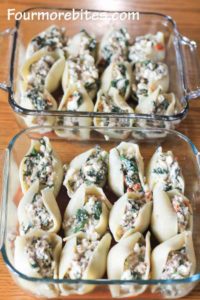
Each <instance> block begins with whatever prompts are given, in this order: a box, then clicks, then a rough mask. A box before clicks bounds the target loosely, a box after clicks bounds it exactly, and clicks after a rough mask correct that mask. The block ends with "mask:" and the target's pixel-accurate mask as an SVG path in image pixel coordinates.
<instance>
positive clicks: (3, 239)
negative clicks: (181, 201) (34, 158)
mask: <svg viewBox="0 0 200 300" xmlns="http://www.w3.org/2000/svg"><path fill="white" fill-rule="evenodd" d="M54 129H55V130H57V129H58V128H54ZM65 130H66V131H67V132H68V135H69V137H70V138H68V139H67V138H60V137H57V136H56V135H55V134H54V132H53V131H52V130H49V131H52V132H51V133H49V134H48V137H49V138H50V141H51V143H52V146H53V148H54V149H55V150H56V151H57V153H58V155H59V156H60V158H61V160H62V162H63V163H69V162H70V160H71V159H72V158H74V157H75V156H76V155H78V154H80V153H82V152H83V151H86V150H88V149H90V148H92V147H94V146H95V145H97V144H98V145H100V146H101V147H102V148H103V149H105V150H109V149H111V148H113V147H115V146H116V145H118V144H119V143H120V142H121V139H116V138H115V139H112V138H111V139H109V140H108V139H105V134H104V133H103V132H102V134H99V133H97V131H93V129H92V128H91V138H89V139H87V140H84V141H80V140H79V139H77V137H76V136H75V137H74V138H73V139H72V138H71V134H72V133H73V130H74V129H73V128H70V127H66V128H65ZM80 130H81V131H83V132H84V131H85V130H88V128H84V127H83V128H80ZM123 130H125V131H126V130H127V129H126V128H125V129H124V128H121V131H123ZM149 131H151V133H152V134H153V135H152V134H151V135H149V134H148V132H149ZM158 133H162V135H163V136H164V138H159V139H158V138H154V136H157V135H158ZM138 136H139V137H140V138H139V139H138V138H137V137H138ZM142 136H145V138H143V139H142V138H141V137H142ZM146 136H147V137H148V138H147V137H146ZM41 137H42V135H41V128H40V127H34V128H30V129H26V130H23V131H21V132H19V134H17V135H16V136H15V137H13V139H12V140H11V142H10V143H9V145H8V147H7V149H6V151H5V157H4V163H2V166H3V181H2V203H1V214H0V229H1V235H0V248H1V252H2V256H3V259H4V261H5V263H6V265H7V267H8V269H9V271H10V273H11V275H12V277H13V278H14V280H15V281H16V283H17V284H19V286H20V287H22V288H23V289H25V290H26V291H28V292H30V293H31V294H33V295H36V296H38V297H46V298H54V297H58V296H59V297H61V298H62V295H61V294H60V290H59V289H58V287H59V284H63V285H64V286H66V287H68V288H69V287H71V288H72V287H73V288H75V290H78V289H79V288H80V287H84V286H86V285H87V286H88V285H89V286H91V285H94V286H95V289H94V290H93V291H92V292H90V293H87V294H85V295H80V294H76V293H75V294H74V295H73V298H75V299H80V298H82V297H83V298H85V299H86V298H87V299H94V298H98V299H105V298H106V299H108V298H111V294H110V288H112V287H113V286H120V287H121V286H123V287H125V286H129V287H132V288H138V286H139V287H147V289H146V290H145V292H144V293H141V294H140V295H138V296H137V297H138V298H137V299H148V298H152V297H153V298H154V299H160V297H162V296H163V295H162V294H160V291H162V290H164V291H165V292H166V293H165V298H180V297H183V296H185V295H187V294H188V293H189V292H191V291H192V289H193V288H194V287H195V286H196V284H197V283H198V282H199V280H200V258H199V257H200V255H199V254H200V253H199V251H200V250H199V249H200V240H199V238H198V237H199V228H200V221H199V213H200V194H199V186H200V154H199V152H198V150H197V148H196V147H195V145H194V144H193V143H192V142H191V141H190V140H189V139H188V138H187V137H186V136H184V135H183V134H181V133H178V132H176V131H172V130H167V129H156V128H155V129H141V128H133V129H132V131H131V135H130V136H129V138H127V139H125V141H133V142H135V143H138V144H139V146H140V150H141V153H142V155H143V157H144V162H145V166H146V164H147V161H148V160H149V158H150V157H151V156H152V154H153V153H154V151H155V149H156V148H157V147H158V146H162V147H163V149H164V150H165V151H166V150H172V151H173V153H174V155H175V156H177V157H178V161H179V163H180V166H181V168H182V171H183V176H184V178H185V182H186V191H185V194H186V195H187V197H188V198H189V199H190V200H191V203H192V206H193V217H194V228H193V242H194V248H195V253H196V259H197V268H196V272H195V274H194V275H193V276H191V277H187V278H184V279H170V280H151V279H149V280H139V279H136V280H108V279H107V278H106V277H103V278H102V279H97V280H81V279H77V280H71V279H46V278H43V279H40V278H34V277H29V276H26V275H24V274H23V273H21V272H19V271H18V270H17V269H16V268H15V267H14V262H13V260H14V258H13V256H14V255H13V252H14V241H15V238H16V235H17V234H18V220H17V206H18V204H19V200H20V197H21V195H22V194H21V188H20V182H19V176H18V174H19V164H20V162H21V160H22V158H23V157H24V155H25V154H26V153H27V150H28V149H29V147H30V142H31V140H32V139H34V140H37V139H39V138H41ZM180 150H181V151H180ZM105 192H106V193H107V194H108V196H109V198H110V201H111V202H113V198H112V197H113V196H111V194H110V192H109V190H108V189H107V188H106V189H105ZM63 195H65V197H66V191H65V189H64V190H63V188H61V191H60V193H59V195H58V197H57V200H58V204H59V207H60V210H61V214H62V213H63V211H64V208H65V206H66V204H67V201H66V200H65V199H64V200H65V201H63ZM151 242H152V248H153V243H154V242H153V241H151ZM22 263H23V262H22Z"/></svg>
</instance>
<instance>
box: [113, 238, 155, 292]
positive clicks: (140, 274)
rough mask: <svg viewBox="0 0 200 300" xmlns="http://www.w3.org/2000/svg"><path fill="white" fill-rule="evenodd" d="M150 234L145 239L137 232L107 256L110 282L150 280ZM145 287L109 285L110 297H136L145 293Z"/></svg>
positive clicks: (116, 246) (114, 247) (117, 245)
mask: <svg viewBox="0 0 200 300" xmlns="http://www.w3.org/2000/svg"><path fill="white" fill-rule="evenodd" d="M150 255H151V245H150V233H149V232H148V233H147V235H146V238H145V239H144V237H143V235H142V234H141V233H139V232H136V233H134V234H132V235H129V236H128V237H126V238H124V239H122V240H120V242H119V243H117V244H116V245H115V246H113V247H112V248H111V250H110V252H109V254H108V260H107V273H108V278H109V279H110V280H124V281H126V280H135V279H142V280H145V279H149V278H150ZM146 288H147V286H146V285H144V286H142V285H138V284H127V285H111V286H110V290H111V294H112V297H114V298H122V297H129V296H137V295H139V294H141V293H143V292H144V291H145V289H146Z"/></svg>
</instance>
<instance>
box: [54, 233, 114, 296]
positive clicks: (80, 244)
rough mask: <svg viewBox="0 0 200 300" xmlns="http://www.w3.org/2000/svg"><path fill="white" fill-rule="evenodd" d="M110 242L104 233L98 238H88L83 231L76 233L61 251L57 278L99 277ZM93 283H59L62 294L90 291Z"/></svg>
mask: <svg viewBox="0 0 200 300" xmlns="http://www.w3.org/2000/svg"><path fill="white" fill-rule="evenodd" d="M110 244H111V235H110V234H109V233H106V234H105V235H104V236H103V237H102V238H101V239H100V240H89V239H87V235H86V234H84V233H77V234H76V235H74V236H71V237H69V238H68V239H67V240H66V244H65V246H64V248H63V250H62V253H61V259H60V267H59V278H60V279H63V278H66V279H99V278H102V277H103V275H104V273H105V271H106V261H107V254H108V251H109V248H110ZM94 288H95V286H94V285H89V284H88V285H87V284H83V285H81V284H80V285H77V286H74V285H73V286H72V285H67V284H65V285H64V284H61V285H60V290H61V294H62V295H70V294H80V295H81V294H85V293H89V292H91V291H92V290H93V289H94Z"/></svg>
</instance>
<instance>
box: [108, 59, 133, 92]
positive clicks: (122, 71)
mask: <svg viewBox="0 0 200 300" xmlns="http://www.w3.org/2000/svg"><path fill="white" fill-rule="evenodd" d="M128 85H129V79H128V78H127V69H126V66H125V65H124V64H122V63H115V64H114V67H113V70H112V81H111V86H112V87H114V88H116V89H117V90H118V91H119V93H120V95H122V96H125V94H126V91H127V87H128Z"/></svg>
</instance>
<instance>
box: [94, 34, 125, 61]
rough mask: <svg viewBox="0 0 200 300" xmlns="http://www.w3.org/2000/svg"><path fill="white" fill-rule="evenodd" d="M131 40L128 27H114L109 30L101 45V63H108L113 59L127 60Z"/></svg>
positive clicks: (99, 59)
mask: <svg viewBox="0 0 200 300" xmlns="http://www.w3.org/2000/svg"><path fill="white" fill-rule="evenodd" d="M129 40H130V36H129V33H128V32H127V30H126V28H119V29H114V28H112V29H111V30H109V31H108V32H107V33H106V34H105V35H104V36H103V38H102V40H101V42H100V45H99V51H98V62H99V64H101V65H108V64H110V63H111V62H113V61H119V60H121V61H122V60H125V61H126V60H127V56H128V45H129Z"/></svg>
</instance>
